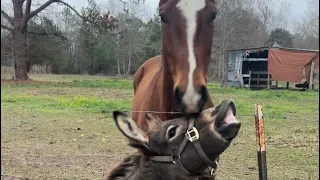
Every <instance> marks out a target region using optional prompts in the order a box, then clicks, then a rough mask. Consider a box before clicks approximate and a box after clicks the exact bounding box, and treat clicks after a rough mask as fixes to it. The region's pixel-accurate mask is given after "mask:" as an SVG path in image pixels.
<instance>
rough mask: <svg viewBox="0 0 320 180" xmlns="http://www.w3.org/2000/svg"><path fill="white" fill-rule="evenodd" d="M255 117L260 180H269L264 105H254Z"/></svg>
mask: <svg viewBox="0 0 320 180" xmlns="http://www.w3.org/2000/svg"><path fill="white" fill-rule="evenodd" d="M254 117H255V125H256V140H257V141H256V142H257V147H258V151H257V154H258V168H259V180H267V179H268V178H267V158H266V143H265V136H264V118H263V113H262V105H261V104H255V105H254Z"/></svg>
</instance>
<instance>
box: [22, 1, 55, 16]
mask: <svg viewBox="0 0 320 180" xmlns="http://www.w3.org/2000/svg"><path fill="white" fill-rule="evenodd" d="M28 1H29V0H28ZM54 2H57V0H48V1H47V2H45V3H44V4H42V5H41V6H40V7H39V8H38V9H36V10H34V11H32V12H31V13H30V14H29V16H27V17H26V19H27V21H28V20H29V19H31V18H32V17H34V16H35V15H37V14H38V13H39V12H41V11H42V10H44V9H45V8H47V7H48V6H50V5H51V4H52V3H54ZM27 3H28V2H27ZM30 3H31V2H30Z"/></svg>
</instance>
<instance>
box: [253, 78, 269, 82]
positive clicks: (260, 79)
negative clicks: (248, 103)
mask: <svg viewBox="0 0 320 180" xmlns="http://www.w3.org/2000/svg"><path fill="white" fill-rule="evenodd" d="M268 80H269V79H268V78H251V81H268Z"/></svg>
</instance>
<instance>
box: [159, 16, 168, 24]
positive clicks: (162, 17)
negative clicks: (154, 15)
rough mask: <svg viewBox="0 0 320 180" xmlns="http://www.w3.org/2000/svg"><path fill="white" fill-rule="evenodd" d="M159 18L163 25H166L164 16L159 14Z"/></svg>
mask: <svg viewBox="0 0 320 180" xmlns="http://www.w3.org/2000/svg"><path fill="white" fill-rule="evenodd" d="M159 16H160V19H161V21H162V22H163V23H167V20H166V18H165V17H164V15H162V14H160V15H159Z"/></svg>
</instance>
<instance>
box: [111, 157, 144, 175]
mask: <svg viewBox="0 0 320 180" xmlns="http://www.w3.org/2000/svg"><path fill="white" fill-rule="evenodd" d="M141 157H142V155H141V154H140V153H135V154H131V155H129V156H128V157H126V158H125V159H124V160H123V161H122V163H120V164H119V165H118V166H117V167H116V168H114V169H113V170H112V171H111V172H110V173H109V175H108V178H107V179H108V180H119V179H122V178H125V177H126V176H127V175H128V173H130V172H135V169H137V168H139V164H140V159H141Z"/></svg>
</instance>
